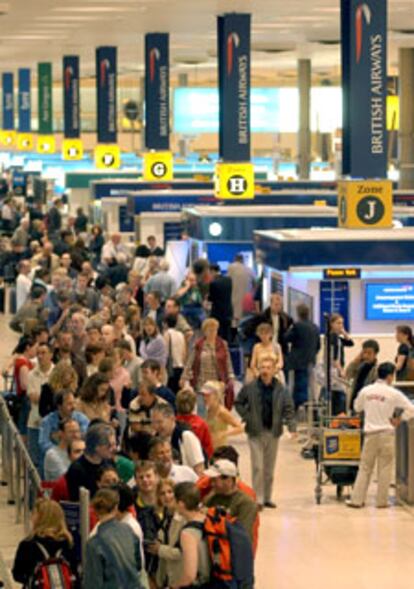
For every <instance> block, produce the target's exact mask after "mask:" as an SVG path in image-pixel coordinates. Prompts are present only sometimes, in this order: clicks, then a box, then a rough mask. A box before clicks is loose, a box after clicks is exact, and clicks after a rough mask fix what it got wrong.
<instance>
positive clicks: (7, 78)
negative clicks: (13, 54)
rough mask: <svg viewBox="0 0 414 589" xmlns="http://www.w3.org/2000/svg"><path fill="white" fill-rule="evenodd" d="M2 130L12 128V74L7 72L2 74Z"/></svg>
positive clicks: (11, 129) (10, 129)
mask: <svg viewBox="0 0 414 589" xmlns="http://www.w3.org/2000/svg"><path fill="white" fill-rule="evenodd" d="M2 89H3V127H2V128H3V130H4V131H13V130H14V76H13V74H12V73H10V72H7V73H4V74H3V76H2Z"/></svg>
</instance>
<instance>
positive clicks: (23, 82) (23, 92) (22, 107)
mask: <svg viewBox="0 0 414 589" xmlns="http://www.w3.org/2000/svg"><path fill="white" fill-rule="evenodd" d="M30 77H31V72H30V69H29V68H21V69H19V74H18V94H19V133H31V131H32V126H31V114H32V113H31V83H30V82H31V80H30ZM22 143H23V140H22Z"/></svg>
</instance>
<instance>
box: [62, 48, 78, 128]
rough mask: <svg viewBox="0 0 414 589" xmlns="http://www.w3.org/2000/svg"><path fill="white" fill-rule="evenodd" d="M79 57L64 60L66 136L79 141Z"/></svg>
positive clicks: (69, 56)
mask: <svg viewBox="0 0 414 589" xmlns="http://www.w3.org/2000/svg"><path fill="white" fill-rule="evenodd" d="M79 110H80V97H79V57H78V56H77V55H66V56H65V57H64V58H63V112H64V136H65V138H67V139H78V138H79V136H80V112H79Z"/></svg>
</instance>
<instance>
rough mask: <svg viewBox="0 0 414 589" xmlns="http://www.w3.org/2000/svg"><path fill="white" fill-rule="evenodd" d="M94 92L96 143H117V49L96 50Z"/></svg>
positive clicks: (104, 48) (99, 48)
mask: <svg viewBox="0 0 414 589" xmlns="http://www.w3.org/2000/svg"><path fill="white" fill-rule="evenodd" d="M96 92H97V105H98V108H97V118H98V120H97V129H98V143H116V141H117V96H116V92H117V49H116V47H98V48H97V50H96Z"/></svg>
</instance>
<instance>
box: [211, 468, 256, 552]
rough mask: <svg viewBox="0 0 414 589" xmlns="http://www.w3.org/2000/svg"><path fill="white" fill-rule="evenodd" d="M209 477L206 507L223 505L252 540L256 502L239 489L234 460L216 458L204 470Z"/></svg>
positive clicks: (237, 472)
mask: <svg viewBox="0 0 414 589" xmlns="http://www.w3.org/2000/svg"><path fill="white" fill-rule="evenodd" d="M205 474H206V476H208V477H210V479H211V484H212V487H213V491H212V493H211V495H209V496H208V497H207V498H206V500H205V504H206V505H207V507H218V506H220V507H224V508H225V509H226V510H227V511H228V513H229V514H230V515H231V516H232V517H235V518H236V519H237V521H239V522H240V523H241V525H242V526H243V527H244V528H245V530H246V532H247V533H248V535H249V538H250V540H251V541H252V542H253V526H254V523H255V519H256V515H257V511H258V508H257V503H255V502H254V501H253V500H252V499H251V498H250V497H248V496H247V495H246V493H243V491H240V490H239V488H238V486H237V478H238V476H239V471H238V468H237V466H236V465H235V464H234V462H231V461H230V460H226V459H225V458H222V459H220V460H216V462H215V463H214V464H212V465H211V466H210V468H208V469H207V470H206V472H205Z"/></svg>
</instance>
